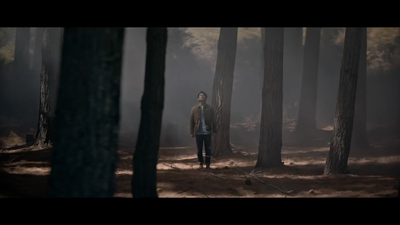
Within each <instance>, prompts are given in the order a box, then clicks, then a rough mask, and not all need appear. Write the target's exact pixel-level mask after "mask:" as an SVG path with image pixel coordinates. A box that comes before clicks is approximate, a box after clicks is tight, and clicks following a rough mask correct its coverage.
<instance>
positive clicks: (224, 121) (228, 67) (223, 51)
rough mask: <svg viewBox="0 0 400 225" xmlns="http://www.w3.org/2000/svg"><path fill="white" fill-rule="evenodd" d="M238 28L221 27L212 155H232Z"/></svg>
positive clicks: (215, 81) (214, 89)
mask: <svg viewBox="0 0 400 225" xmlns="http://www.w3.org/2000/svg"><path fill="white" fill-rule="evenodd" d="M237 34H238V28H237V27H234V28H225V27H221V30H220V34H219V40H218V53H217V65H216V69H215V77H214V83H213V95H212V106H213V107H214V110H215V117H216V121H217V133H215V134H212V155H213V156H220V155H226V154H231V153H232V149H231V144H230V137H229V130H230V125H231V102H232V101H231V100H232V88H233V75H234V69H235V60H236V46H237Z"/></svg>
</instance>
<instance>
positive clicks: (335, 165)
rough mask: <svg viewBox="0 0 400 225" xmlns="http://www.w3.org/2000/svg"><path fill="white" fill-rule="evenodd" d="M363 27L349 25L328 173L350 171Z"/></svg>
mask: <svg viewBox="0 0 400 225" xmlns="http://www.w3.org/2000/svg"><path fill="white" fill-rule="evenodd" d="M361 30H362V28H346V35H345V41H344V49H343V59H342V68H341V70H340V81H339V92H338V98H337V103H336V112H335V118H334V129H333V136H332V139H331V142H330V149H329V155H328V158H327V160H326V163H325V169H324V175H328V174H346V173H348V171H347V160H348V157H349V154H350V144H351V136H352V131H353V120H354V108H355V100H356V93H357V77H358V66H359V62H360V48H361V33H362V31H361Z"/></svg>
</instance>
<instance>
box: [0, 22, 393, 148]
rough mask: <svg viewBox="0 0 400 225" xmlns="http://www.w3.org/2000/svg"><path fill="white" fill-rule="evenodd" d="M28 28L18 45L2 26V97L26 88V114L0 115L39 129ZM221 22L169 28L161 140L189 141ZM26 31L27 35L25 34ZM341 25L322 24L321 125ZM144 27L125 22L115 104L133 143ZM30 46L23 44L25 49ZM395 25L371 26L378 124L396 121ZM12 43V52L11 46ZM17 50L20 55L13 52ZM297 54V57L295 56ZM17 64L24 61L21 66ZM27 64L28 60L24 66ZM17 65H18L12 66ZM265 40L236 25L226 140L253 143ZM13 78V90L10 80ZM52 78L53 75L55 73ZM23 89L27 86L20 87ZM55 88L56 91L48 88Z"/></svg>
mask: <svg viewBox="0 0 400 225" xmlns="http://www.w3.org/2000/svg"><path fill="white" fill-rule="evenodd" d="M296 29H297V30H301V31H302V35H303V42H302V44H304V38H305V29H306V28H287V29H285V32H286V33H287V34H291V33H292V34H294V32H295V30H296ZM26 31H30V33H29V32H27V33H25V35H30V36H29V38H28V40H29V41H28V42H27V45H26V46H25V47H16V46H15V29H14V28H0V71H1V73H0V90H1V91H0V96H1V98H0V104H1V105H3V106H4V105H7V104H10V102H9V98H10V96H11V95H13V94H11V93H14V95H16V94H18V95H20V96H24V97H23V98H24V99H25V100H24V104H23V106H22V107H16V108H15V110H16V111H23V112H24V113H25V114H24V115H26V116H21V118H22V120H19V118H13V116H14V113H13V112H12V111H8V107H2V108H1V111H0V116H1V120H2V121H12V120H13V119H15V120H16V121H17V122H15V131H16V132H20V133H26V132H29V131H30V130H32V129H33V130H34V129H36V126H37V120H38V109H39V91H36V90H39V89H40V79H39V71H40V68H41V54H38V53H39V52H40V48H38V45H39V44H38V42H37V40H36V39H35V32H36V28H31V29H28V30H26ZM218 36H219V28H190V27H189V28H168V44H167V55H166V70H165V79H166V83H165V102H164V111H163V119H162V133H161V143H160V144H161V145H169V146H180V145H189V144H193V143H192V139H191V138H190V136H189V128H188V126H189V113H190V108H191V107H192V106H193V105H194V104H196V103H197V97H196V96H197V93H198V92H199V91H205V92H206V93H207V94H208V96H209V99H212V82H213V78H214V73H215V64H216V52H217V41H218ZM22 38H25V39H27V37H22ZM343 39H344V29H343V28H322V32H321V41H320V52H319V66H318V94H317V96H318V97H317V103H316V104H317V112H316V120H317V125H318V126H319V127H324V126H327V125H331V124H332V122H333V117H334V112H335V104H336V98H337V91H338V85H339V74H340V65H341V60H342V50H343ZM296 41H298V39H296V36H295V35H285V40H284V70H283V72H284V77H283V91H284V93H283V113H284V114H283V119H284V122H285V123H284V126H286V127H287V128H288V129H290V127H291V126H293V124H295V122H296V118H297V110H298V105H299V97H300V87H301V74H302V63H303V62H302V49H300V51H295V52H294V51H293V50H292V49H293V48H292V47H291V45H293V44H294V43H296ZM145 43H146V28H126V29H125V40H124V54H123V65H122V82H121V84H122V85H121V104H120V110H121V111H120V115H121V118H120V143H121V145H123V146H134V144H135V142H136V138H137V132H138V127H139V122H140V100H141V97H142V94H143V87H144V71H145V59H146V57H145V54H146V44H145ZM27 48H28V49H29V51H26V49H27ZM399 49H400V29H399V28H397V27H392V28H369V29H368V51H367V54H368V55H367V60H368V62H367V65H368V71H367V121H368V122H369V123H375V124H379V123H381V124H396V123H397V124H398V123H399V121H400V118H399V115H400V106H399V104H397V102H398V100H399V99H398V97H399V96H400V88H399V87H400V85H399V84H400V76H399V71H400V66H399V65H400V60H399V59H400V53H399ZM14 51H15V54H14ZM54 54H55V55H54V57H50V58H51V59H52V60H53V61H54V62H53V63H54V67H55V68H58V66H59V60H60V58H59V55H57V54H59V52H57V51H55V52H54ZM18 55H22V56H18ZM299 55H300V57H298V56H299ZM16 57H21V58H24V57H25V58H26V59H24V60H26V61H28V62H29V63H28V65H29V69H28V70H25V72H24V71H23V70H21V73H27V72H26V71H32V75H30V76H29V77H28V78H27V79H22V80H14V79H13V77H12V76H13V75H12V74H13V73H12V69H11V68H12V65H13V63H16V62H14V59H15V58H16ZM20 69H22V68H20ZM25 69H27V68H25ZM14 72H15V71H14ZM262 77H263V70H262V43H261V36H260V28H239V34H238V45H237V53H236V63H235V70H234V83H233V92H232V104H231V137H232V138H231V142H232V143H234V144H246V145H256V144H257V141H258V135H259V131H258V123H259V120H260V108H261V88H262ZM12 82H18V84H19V85H18V86H19V87H21V88H18V90H10V84H12ZM52 82H54V83H55V84H56V83H57V80H52ZM25 91H27V92H25ZM53 94H54V93H53ZM10 119H11V120H10Z"/></svg>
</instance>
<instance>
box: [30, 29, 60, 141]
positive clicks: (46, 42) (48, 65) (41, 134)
mask: <svg viewBox="0 0 400 225" xmlns="http://www.w3.org/2000/svg"><path fill="white" fill-rule="evenodd" d="M60 30H61V29H57V28H44V29H43V28H41V30H40V31H41V33H42V34H41V35H40V37H42V43H41V44H40V46H41V47H42V54H36V56H37V57H38V56H41V55H43V57H41V58H42V63H41V65H42V70H41V73H40V105H39V122H38V129H37V131H36V138H35V139H36V140H35V143H34V144H33V145H34V146H37V147H39V148H47V147H52V142H53V140H52V137H53V134H52V132H53V130H52V126H51V124H52V119H53V118H52V114H53V113H51V110H53V109H52V108H53V107H50V101H49V99H50V98H51V96H50V93H49V90H50V88H49V85H50V82H49V80H52V79H53V77H56V72H57V70H56V68H55V65H54V64H53V62H52V59H53V58H55V57H54V55H55V52H56V53H58V52H59V50H57V48H60V47H61V46H60V40H59V38H60ZM37 35H38V34H37ZM36 37H38V36H36ZM36 44H37V45H39V43H38V42H36ZM56 58H59V57H56ZM36 64H39V63H38V62H36ZM34 67H35V65H34ZM53 97H54V95H53Z"/></svg>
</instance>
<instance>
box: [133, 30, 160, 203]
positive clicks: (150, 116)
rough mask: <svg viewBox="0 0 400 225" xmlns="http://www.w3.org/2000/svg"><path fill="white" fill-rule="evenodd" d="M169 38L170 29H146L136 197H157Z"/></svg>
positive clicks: (136, 161) (136, 163)
mask: <svg viewBox="0 0 400 225" xmlns="http://www.w3.org/2000/svg"><path fill="white" fill-rule="evenodd" d="M167 39H168V30H167V28H151V27H149V28H147V35H146V42H147V51H146V67H145V69H146V70H145V83H144V92H143V96H142V100H141V107H140V109H141V118H140V125H139V134H138V138H137V142H136V149H135V152H134V155H133V161H132V162H133V176H132V196H133V197H134V198H158V194H157V162H158V149H159V147H160V135H161V124H162V112H163V108H164V89H165V87H164V86H165V56H166V47H167Z"/></svg>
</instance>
